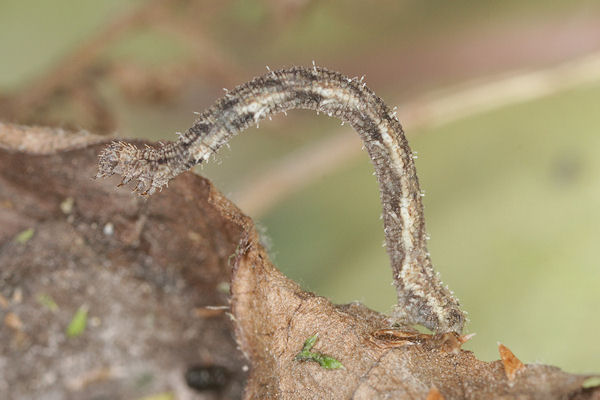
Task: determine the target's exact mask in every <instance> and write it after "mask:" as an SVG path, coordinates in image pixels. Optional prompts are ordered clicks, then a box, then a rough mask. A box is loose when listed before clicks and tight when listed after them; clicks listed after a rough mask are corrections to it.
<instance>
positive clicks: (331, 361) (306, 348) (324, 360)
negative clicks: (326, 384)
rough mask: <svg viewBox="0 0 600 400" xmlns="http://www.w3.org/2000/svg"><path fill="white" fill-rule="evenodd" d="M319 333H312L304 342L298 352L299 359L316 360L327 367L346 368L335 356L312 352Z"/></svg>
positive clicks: (297, 357) (297, 358)
mask: <svg viewBox="0 0 600 400" xmlns="http://www.w3.org/2000/svg"><path fill="white" fill-rule="evenodd" d="M317 339H318V335H316V334H315V335H312V336H310V337H309V338H308V339H306V341H305V342H304V345H303V346H302V350H301V351H300V353H298V354H296V360H297V361H314V362H317V363H319V365H320V366H321V367H323V368H325V369H340V368H341V369H345V368H344V365H343V364H342V363H341V362H339V361H338V360H336V359H335V358H333V357H329V356H326V355H324V354H321V353H319V352H311V351H310V350H311V349H312V348H313V346H314V345H315V343H316V342H317Z"/></svg>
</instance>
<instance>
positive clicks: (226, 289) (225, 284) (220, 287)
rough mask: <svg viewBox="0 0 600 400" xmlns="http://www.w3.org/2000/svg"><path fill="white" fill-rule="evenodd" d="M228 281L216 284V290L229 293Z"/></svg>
mask: <svg viewBox="0 0 600 400" xmlns="http://www.w3.org/2000/svg"><path fill="white" fill-rule="evenodd" d="M229 290H230V289H229V282H219V284H218V285H217V291H219V292H221V293H225V294H229Z"/></svg>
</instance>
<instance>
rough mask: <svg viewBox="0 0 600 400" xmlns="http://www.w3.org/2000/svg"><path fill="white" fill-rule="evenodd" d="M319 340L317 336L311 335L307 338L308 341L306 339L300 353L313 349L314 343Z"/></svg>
mask: <svg viewBox="0 0 600 400" xmlns="http://www.w3.org/2000/svg"><path fill="white" fill-rule="evenodd" d="M318 338H319V335H318V334H315V335H312V336H311V337H309V338H308V339H306V341H305V342H304V346H302V351H303V352H305V351H310V349H312V348H313V346H314V345H315V343H317V339H318Z"/></svg>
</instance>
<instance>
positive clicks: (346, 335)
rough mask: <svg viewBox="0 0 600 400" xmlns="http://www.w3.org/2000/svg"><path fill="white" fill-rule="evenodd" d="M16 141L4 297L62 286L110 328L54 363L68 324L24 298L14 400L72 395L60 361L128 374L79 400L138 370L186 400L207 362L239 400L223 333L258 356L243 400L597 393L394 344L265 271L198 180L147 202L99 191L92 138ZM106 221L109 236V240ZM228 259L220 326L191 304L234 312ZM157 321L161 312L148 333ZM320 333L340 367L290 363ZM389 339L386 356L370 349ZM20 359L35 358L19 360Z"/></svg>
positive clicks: (548, 377) (239, 365) (259, 250)
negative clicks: (25, 233) (225, 372)
mask: <svg viewBox="0 0 600 400" xmlns="http://www.w3.org/2000/svg"><path fill="white" fill-rule="evenodd" d="M17 131H22V132H26V133H27V135H28V146H23V147H22V151H16V150H0V197H1V198H0V202H2V201H10V202H11V204H14V205H15V206H14V209H10V210H9V209H2V208H0V225H1V226H2V227H3V230H2V232H0V233H1V234H0V245H2V246H3V247H2V252H1V253H0V263H1V264H2V265H3V269H2V271H1V272H2V273H3V274H4V275H3V276H10V277H11V278H10V279H1V280H0V292H1V293H2V294H3V295H4V296H8V297H10V296H11V290H13V289H14V288H15V287H23V288H24V289H25V290H26V293H30V292H33V293H35V292H36V291H37V290H39V289H40V288H42V287H43V288H44V289H47V288H48V285H47V283H45V282H53V283H54V285H53V286H52V287H53V291H51V292H49V291H47V290H46V291H45V293H47V294H48V295H50V296H52V298H53V299H56V301H57V303H59V304H60V305H61V312H62V310H63V308H65V307H66V305H68V304H69V299H73V300H72V302H74V303H78V304H81V300H83V299H85V301H86V304H88V305H89V307H90V312H91V313H93V314H94V315H96V316H97V317H99V319H100V321H102V322H101V323H100V324H99V326H98V327H96V328H90V329H89V330H86V335H83V336H82V337H80V338H77V340H76V341H75V342H73V341H67V342H66V343H62V344H60V345H59V346H58V348H57V353H55V354H51V355H48V354H44V353H41V352H38V351H37V350H36V349H39V348H40V346H39V344H43V343H46V342H47V340H48V338H49V337H54V335H55V331H56V330H57V329H58V328H61V329H62V327H61V325H60V323H59V322H60V319H61V318H62V317H61V314H60V312H59V314H57V315H54V314H53V313H50V312H47V311H44V309H43V307H40V306H39V304H37V303H36V302H35V300H33V301H30V299H35V296H26V297H24V299H23V303H22V304H21V305H20V306H19V307H22V308H23V312H25V313H26V314H27V316H28V318H27V319H28V321H33V323H34V325H32V326H31V332H37V333H35V334H33V335H32V338H31V341H32V345H31V346H29V347H27V348H25V349H23V350H19V349H15V348H11V347H10V344H9V343H8V341H7V340H5V336H4V335H6V333H5V332H4V331H2V330H0V355H1V356H2V357H4V358H7V359H8V361H9V362H10V363H11V365H12V366H13V368H12V369H11V370H10V371H8V373H7V374H6V375H5V376H4V384H5V385H10V387H11V391H12V392H14V393H16V395H15V396H18V395H20V396H21V397H32V396H33V397H35V396H36V394H37V395H39V394H40V393H47V391H48V390H54V391H55V393H59V395H60V394H62V395H64V396H63V397H66V396H73V393H72V392H70V390H71V389H69V388H68V387H67V386H65V381H64V380H60V379H61V378H59V377H62V376H66V377H69V378H73V377H77V376H78V375H79V374H80V372H79V373H73V370H72V369H71V370H69V365H68V364H65V363H60V362H57V360H65V359H70V360H71V363H72V362H73V360H77V362H78V363H80V365H83V367H81V368H79V371H86V370H87V371H93V370H94V369H97V368H102V367H106V368H109V367H110V366H111V365H112V364H111V363H112V362H114V363H116V362H118V363H120V364H119V365H123V366H124V367H123V370H121V375H119V376H115V377H112V376H111V377H109V378H108V379H107V380H106V381H102V382H97V383H92V384H90V385H88V386H85V388H83V389H81V391H80V392H78V393H77V396H76V397H77V398H82V399H88V398H92V397H94V396H95V397H98V396H99V395H103V396H104V397H108V398H122V397H129V398H131V397H135V396H139V392H136V393H133V394H132V392H131V386H127V384H128V383H130V382H131V381H128V380H127V379H125V378H124V376H126V377H129V378H131V377H133V376H135V372H136V371H137V372H139V371H140V369H139V366H140V365H143V366H144V367H145V368H147V369H150V370H151V371H152V372H153V373H154V375H153V376H154V378H155V379H156V380H155V381H154V384H162V386H161V388H162V390H163V391H164V390H165V388H168V390H171V391H172V392H173V393H175V395H176V396H177V397H178V398H179V397H183V395H182V393H181V392H177V391H178V390H179V391H181V390H184V389H182V385H183V387H184V388H185V383H183V382H182V379H183V378H182V376H183V375H184V374H183V372H184V366H186V365H188V364H189V363H191V362H193V361H194V359H202V360H203V361H206V362H215V361H218V362H220V363H223V364H225V365H226V366H227V367H228V368H229V370H230V371H231V372H232V374H233V378H232V379H231V380H230V381H229V383H228V385H229V386H228V387H227V389H224V391H223V392H220V393H217V395H218V396H221V398H232V397H233V398H235V397H236V394H235V393H237V396H240V395H241V392H240V390H241V386H240V385H241V383H242V382H243V379H244V373H243V370H245V369H246V368H244V363H245V362H244V361H242V360H240V358H239V357H241V354H239V353H236V352H237V350H236V349H235V344H234V343H233V342H232V341H231V339H230V337H229V333H228V332H229V329H233V330H234V331H235V337H236V340H237V345H238V346H239V348H240V349H241V351H242V352H243V354H244V355H245V356H246V357H247V359H248V361H247V363H248V365H249V367H250V375H249V377H248V381H247V384H246V386H245V389H244V395H243V396H244V398H248V399H265V398H282V399H349V398H353V399H379V398H394V399H426V398H427V397H428V396H430V395H431V393H432V388H435V390H437V391H438V392H439V395H440V396H443V398H445V399H447V400H449V399H496V398H503V399H517V398H518V399H593V398H598V397H599V396H600V388H598V387H596V388H588V389H582V384H583V382H584V381H585V380H586V379H587V378H589V376H583V375H573V374H568V373H565V372H562V371H561V370H559V369H558V368H555V367H551V366H545V365H537V364H535V365H524V366H523V367H522V368H520V369H519V373H518V375H517V377H516V378H515V379H514V380H513V381H509V379H508V378H507V375H506V373H505V371H506V368H505V366H504V364H503V362H502V361H500V360H498V361H494V362H483V361H480V360H478V359H477V358H476V357H475V355H474V354H473V353H471V352H469V351H464V350H461V349H460V345H461V344H462V343H463V342H464V341H465V340H467V339H468V337H454V338H453V339H452V338H449V337H448V336H443V335H422V334H418V333H417V332H414V331H413V330H412V329H411V328H410V327H403V326H401V327H399V330H398V331H394V332H396V333H391V332H390V331H389V330H390V321H389V320H388V318H387V316H385V315H382V314H379V313H377V312H375V311H372V310H370V309H368V308H366V307H364V306H363V305H361V304H358V303H353V304H347V305H334V304H331V303H330V302H329V301H328V300H327V299H325V298H323V297H320V296H316V295H314V294H312V293H309V292H306V291H303V290H302V289H301V288H300V287H299V286H298V285H297V284H296V283H294V282H293V281H291V280H289V279H288V278H286V277H285V276H284V275H283V274H281V273H280V272H279V271H278V270H277V268H276V267H275V266H274V265H273V264H272V263H271V262H270V260H269V258H268V255H267V252H266V250H265V249H264V248H263V247H262V245H261V244H260V241H259V235H258V233H257V231H256V230H255V228H254V225H253V222H252V220H251V219H250V218H248V217H247V216H245V215H243V214H241V213H240V211H239V210H238V209H237V207H235V205H233V204H232V203H231V202H229V201H228V200H227V199H226V198H225V197H224V196H223V195H222V194H221V193H219V192H218V191H217V190H216V189H214V187H213V186H212V185H211V184H210V182H208V181H207V180H205V179H203V178H201V177H198V176H195V175H193V174H191V173H185V174H183V175H181V176H179V177H178V178H176V179H174V180H173V181H172V183H171V184H170V185H169V188H168V190H164V191H163V192H162V193H159V194H157V195H155V196H153V197H152V198H150V199H149V200H141V199H139V198H136V197H134V196H132V195H131V194H130V193H129V192H128V191H127V190H117V191H115V190H114V189H113V185H115V184H116V183H117V181H112V182H111V181H109V180H107V181H92V180H90V177H91V176H93V175H94V173H95V167H94V165H95V162H96V155H97V153H98V151H99V149H100V148H101V144H100V145H97V144H93V143H96V142H97V141H98V140H97V138H91V139H90V138H88V139H86V140H88V141H89V142H90V143H91V144H88V145H86V144H85V143H84V142H85V140H83V141H82V139H81V138H79V137H77V136H76V135H75V136H70V137H71V138H72V140H73V143H76V144H75V145H74V146H73V147H77V148H76V149H74V148H69V145H68V144H67V145H66V146H65V140H62V143H61V144H62V146H55V150H52V146H53V145H49V144H48V143H45V142H46V141H48V140H49V141H51V142H52V141H54V142H56V138H53V135H56V134H57V133H56V132H54V131H46V132H45V133H44V134H43V135H40V136H38V137H37V138H36V136H35V134H33V133H32V132H31V131H29V130H28V129H27V128H23V127H19V128H16V127H14V126H6V125H0V147H3V148H7V147H10V146H7V145H6V141H3V140H2V139H3V135H4V138H6V135H8V136H10V132H17ZM32 135H33V136H32ZM8 139H9V140H8V142H10V143H15V142H19V139H18V138H15V137H9V138H8ZM37 141H39V143H36V142H37ZM59 142H60V141H59ZM66 142H68V140H66ZM32 148H34V149H35V148H37V149H43V150H44V152H45V155H32V154H27V152H29V153H31V152H33V150H32ZM13 149H14V148H13ZM38 153H39V151H38ZM23 166H26V167H25V168H23ZM68 197H72V198H73V199H74V204H75V205H76V206H75V207H74V208H73V210H72V213H71V214H69V215H68V216H67V215H65V214H64V213H63V212H62V211H61V208H60V204H61V202H63V201H64V199H65V198H68ZM140 221H142V222H140ZM107 223H111V224H112V226H113V231H112V232H113V233H112V234H111V235H106V234H105V233H104V232H105V231H104V230H103V228H104V227H105V226H106V224H107ZM23 227H33V228H34V229H35V232H36V235H35V236H34V237H33V238H32V239H31V240H30V241H28V242H27V244H26V246H27V251H24V250H23V246H21V247H19V248H17V246H16V245H14V244H10V243H9V242H8V241H9V239H10V238H12V237H13V236H14V234H15V232H17V233H18V232H20V231H21V230H22V229H23ZM191 231H193V232H194V235H192V237H190V235H189V232H191ZM131 232H135V235H134V236H135V238H136V239H135V240H133V241H132V240H131V236H132V234H131ZM234 252H235V257H234V258H233V260H232V266H233V268H232V270H231V298H230V301H231V313H232V320H233V323H232V324H231V325H230V324H229V322H228V321H227V319H226V317H225V316H224V315H222V316H215V317H213V318H193V314H191V311H192V310H194V309H195V308H197V307H206V306H210V305H218V304H227V299H226V298H224V295H223V293H222V292H221V291H220V290H219V289H218V288H219V287H222V283H223V282H227V281H228V278H229V276H228V274H229V271H228V269H227V265H228V259H229V256H230V255H231V254H232V253H234ZM6 274H8V275H6ZM25 283H26V285H25ZM67 311H68V310H67ZM19 312H21V311H19ZM149 313H150V314H152V315H154V322H153V323H152V324H151V325H148V319H147V315H148V314H149ZM67 314H68V313H67ZM23 315H25V314H23ZM190 316H192V318H190ZM156 324H158V325H156ZM108 327H110V328H111V329H113V330H114V329H117V330H120V331H119V335H120V336H113V337H112V338H111V339H110V340H108V341H106V339H103V338H104V336H103V335H102V334H101V333H104V334H106V332H107V331H106V329H107V328H108ZM157 327H159V329H156V328H157ZM28 328H29V327H28ZM382 330H387V331H388V332H387V333H388V334H391V336H389V337H388V339H390V338H394V337H395V338H396V339H399V340H407V341H409V342H411V343H412V344H411V345H409V346H399V347H398V346H387V345H385V341H386V337H385V336H384V337H382V336H381V333H382V332H384V331H382ZM60 332H62V330H60ZM132 332H133V333H132ZM398 332H403V333H398ZM374 333H375V334H376V335H375V341H374V336H373V335H374ZM315 334H318V337H319V339H318V342H317V344H316V345H315V350H317V351H318V352H319V353H321V354H324V355H327V356H330V357H332V358H334V359H336V360H338V361H340V362H341V363H342V364H343V365H344V367H345V369H325V368H323V367H321V366H320V365H319V364H318V363H314V362H301V361H298V360H296V359H295V356H296V355H297V354H298V352H299V351H300V350H301V349H302V347H303V345H304V343H305V341H306V340H307V338H309V337H311V336H313V335H315ZM377 334H379V336H378V335H377ZM540 334H543V333H540ZM381 339H383V342H384V345H383V346H381V345H378V344H377V343H376V342H377V341H378V340H379V341H381ZM72 342H73V343H72ZM35 344H38V346H35ZM133 349H136V350H135V351H134V350H133ZM59 355H60V356H61V358H60V359H58V358H53V357H59ZM110 357H113V358H110ZM25 358H27V359H28V360H31V363H29V362H28V363H24V362H23V361H22V360H24V359H25ZM107 360H108V361H107ZM102 363H104V364H102ZM70 365H72V364H70ZM32 366H33V367H32ZM136 368H137V369H136ZM48 374H50V375H48ZM52 374H54V375H52ZM52 376H54V377H55V378H54V379H55V381H54V382H53V381H52V380H51V379H49V377H50V378H51V377H52ZM56 380H58V381H56ZM2 384H3V383H2V382H0V386H1V385H2ZM209 384H210V383H209ZM236 385H237V386H236ZM153 387H155V386H153ZM236 387H237V390H238V392H236V391H235V390H236V389H235V388H236ZM128 388H129V389H128ZM2 389H3V388H2V387H0V391H1V390H2ZM128 390H129V391H128ZM61 391H62V392H61ZM157 392H159V391H154V393H157ZM434 393H435V392H434ZM435 395H436V396H437V394H435ZM13 398H18V397H13Z"/></svg>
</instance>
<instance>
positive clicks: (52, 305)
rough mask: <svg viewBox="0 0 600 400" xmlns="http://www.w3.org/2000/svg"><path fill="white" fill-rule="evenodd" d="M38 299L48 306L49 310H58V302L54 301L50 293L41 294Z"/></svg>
mask: <svg viewBox="0 0 600 400" xmlns="http://www.w3.org/2000/svg"><path fill="white" fill-rule="evenodd" d="M37 301H38V303H40V304H41V305H43V306H44V307H46V308H47V309H48V310H50V311H52V312H57V311H58V304H56V302H55V301H54V299H53V298H52V297H50V296H49V295H47V294H45V293H41V294H39V295H38V297H37Z"/></svg>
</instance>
